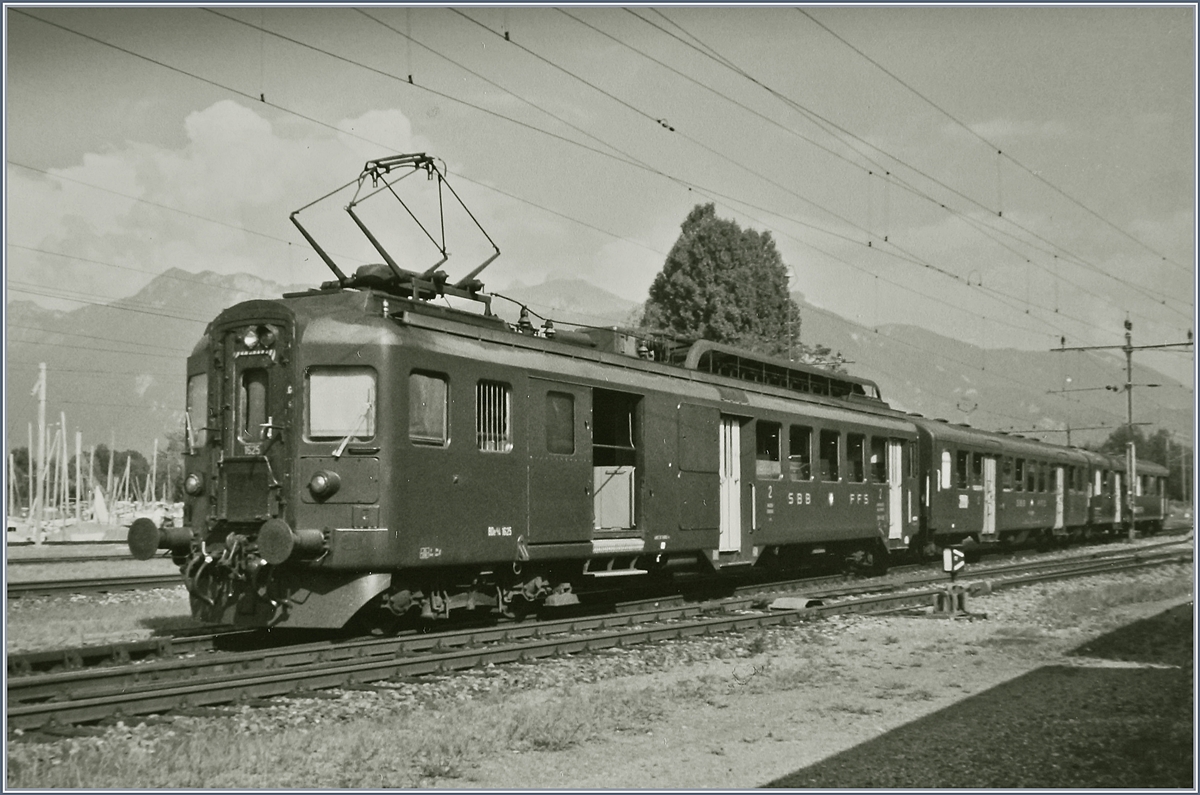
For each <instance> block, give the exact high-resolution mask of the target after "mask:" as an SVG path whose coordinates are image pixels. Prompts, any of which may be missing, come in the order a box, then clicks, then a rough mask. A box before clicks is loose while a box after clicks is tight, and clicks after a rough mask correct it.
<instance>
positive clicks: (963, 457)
mask: <svg viewBox="0 0 1200 795" xmlns="http://www.w3.org/2000/svg"><path fill="white" fill-rule="evenodd" d="M970 458H971V454H970V453H968V452H967V451H966V450H959V451H958V456H957V458H955V467H954V475H955V480H954V485H955V486H956V487H957V488H960V489H965V488H967V487H968V486H969V485H970V481H969V480H968V479H967V470H968V469H969V468H970Z"/></svg>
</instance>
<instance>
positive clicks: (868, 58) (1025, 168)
mask: <svg viewBox="0 0 1200 795" xmlns="http://www.w3.org/2000/svg"><path fill="white" fill-rule="evenodd" d="M796 11H798V12H800V13H801V14H803V15H804V16H806V17H808V19H810V20H811V21H812V22H813V24H815V25H817V26H818V27H820V28H821V29H822V30H824V31H825V32H826V33H828V34H829V35H830V36H833V37H834V38H835V39H837V40H838V41H840V42H841V43H842V44H844V45H846V46H847V47H849V48H850V49H851V50H853V51H854V52H855V53H857V54H858V55H860V56H861V57H862V58H863V59H865V60H866V61H868V62H869V63H871V64H872V65H873V66H875V67H876V68H877V69H879V70H880V71H881V72H883V73H884V74H885V75H887V76H888V77H890V78H892V79H893V80H895V81H896V82H897V83H899V84H900V85H902V86H904V87H905V88H906V89H908V90H909V91H911V92H912V93H913V94H915V95H917V96H918V97H920V98H921V99H922V100H924V101H925V102H926V103H927V104H929V106H930V107H932V108H934V109H935V110H937V111H938V112H939V113H941V114H942V115H943V116H945V117H946V118H948V119H950V120H951V121H952V122H954V123H955V124H957V125H958V126H959V127H961V128H962V129H963V130H965V131H967V132H968V133H970V134H971V135H973V136H974V137H975V138H978V139H979V140H980V141H982V142H983V143H984V144H985V145H986V146H987V147H988V148H989V149H992V150H994V151H995V152H996V157H997V169H999V162H1000V158H1003V159H1005V160H1007V161H1008V162H1010V163H1012V164H1013V165H1014V166H1016V167H1017V168H1019V169H1021V170H1022V171H1024V172H1025V173H1026V174H1028V175H1029V176H1031V177H1033V178H1034V179H1036V180H1038V181H1039V182H1041V183H1042V184H1044V185H1046V186H1047V187H1048V188H1050V189H1051V190H1053V191H1054V192H1056V193H1058V194H1059V195H1060V196H1062V197H1063V198H1065V199H1067V200H1068V201H1070V202H1071V203H1072V204H1074V205H1076V206H1077V207H1079V208H1081V209H1083V210H1085V211H1087V212H1088V213H1089V214H1090V215H1092V216H1093V217H1095V218H1096V219H1097V220H1099V221H1101V222H1103V223H1104V224H1105V225H1107V226H1109V227H1110V228H1112V229H1113V230H1114V231H1116V232H1118V233H1119V234H1121V235H1123V236H1124V237H1126V238H1128V239H1129V240H1131V241H1133V242H1134V243H1136V244H1138V245H1139V246H1141V247H1142V248H1143V249H1145V250H1146V251H1149V252H1150V253H1151V254H1153V255H1155V256H1156V257H1159V258H1160V259H1161V260H1162V261H1163V262H1168V263H1170V264H1171V265H1174V266H1175V267H1177V268H1181V269H1183V270H1185V271H1188V272H1191V270H1192V268H1191V267H1189V266H1186V265H1183V264H1182V263H1179V262H1175V261H1174V260H1172V259H1169V258H1168V257H1167V256H1166V255H1164V254H1162V253H1161V252H1159V251H1157V250H1155V249H1154V248H1152V247H1150V246H1149V245H1147V244H1146V243H1145V242H1144V241H1142V240H1139V239H1138V238H1136V237H1134V236H1133V235H1131V234H1130V233H1129V232H1128V231H1127V230H1125V229H1122V228H1121V227H1119V226H1117V225H1116V224H1115V223H1113V222H1112V221H1111V220H1109V219H1108V218H1105V217H1104V216H1102V215H1100V213H1098V212H1096V211H1095V210H1093V209H1092V208H1090V207H1088V206H1087V205H1086V204H1084V203H1083V202H1081V201H1080V200H1079V199H1077V198H1075V197H1074V196H1072V195H1070V194H1069V193H1067V192H1066V191H1064V190H1063V189H1062V188H1060V187H1058V186H1057V185H1055V184H1053V183H1052V182H1050V181H1049V180H1048V179H1046V178H1045V177H1044V176H1042V175H1041V174H1040V173H1038V171H1037V170H1035V169H1032V168H1030V167H1029V166H1027V165H1025V164H1024V163H1022V162H1020V161H1019V160H1017V159H1016V158H1014V157H1013V156H1012V155H1011V154H1008V153H1005V152H1003V150H1002V149H1001V148H1000V147H999V146H998V145H996V144H995V143H993V142H992V141H990V140H988V139H987V138H985V137H984V136H982V135H980V134H979V133H978V132H977V131H975V130H974V129H972V128H971V126H970V125H968V124H966V123H965V122H963V121H961V120H960V119H959V118H958V117H957V116H955V115H954V114H952V113H950V111H948V110H946V109H945V108H943V107H942V106H941V105H939V104H938V103H936V102H934V101H933V100H932V99H930V98H929V97H927V96H926V95H925V94H923V93H921V92H920V91H918V90H917V89H916V88H915V87H914V86H912V85H911V84H910V83H908V82H907V81H906V80H904V79H902V78H901V77H899V76H898V75H896V74H895V73H894V72H892V71H891V70H890V69H888V68H887V67H885V66H884V65H883V64H881V63H879V62H878V61H876V60H875V59H874V58H872V57H871V56H869V55H867V54H866V53H865V52H863V51H862V50H861V49H859V48H858V47H855V46H854V45H853V44H851V43H850V42H849V41H847V40H846V39H845V38H843V37H842V36H840V35H838V34H837V33H835V32H834V31H833V30H832V29H830V27H829V26H828V25H826V24H825V23H823V22H821V21H820V20H819V19H817V18H816V17H814V16H813V15H812V14H811V13H810V12H809V11H806V10H805V9H803V8H797V9H796ZM997 173H999V172H997Z"/></svg>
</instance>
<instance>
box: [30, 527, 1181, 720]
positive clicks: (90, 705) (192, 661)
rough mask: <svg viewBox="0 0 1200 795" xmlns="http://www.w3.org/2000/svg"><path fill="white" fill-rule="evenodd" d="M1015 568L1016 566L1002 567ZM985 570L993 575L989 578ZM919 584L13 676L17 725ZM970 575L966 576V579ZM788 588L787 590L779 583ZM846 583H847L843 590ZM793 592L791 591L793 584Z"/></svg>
mask: <svg viewBox="0 0 1200 795" xmlns="http://www.w3.org/2000/svg"><path fill="white" fill-rule="evenodd" d="M1190 560H1192V552H1191V550H1190V548H1189V549H1186V550H1178V549H1176V550H1170V549H1165V548H1163V549H1155V550H1149V551H1145V550H1139V551H1137V552H1133V553H1125V554H1123V555H1121V554H1113V555H1107V556H1097V557H1095V558H1089V559H1084V560H1080V559H1074V560H1059V561H1048V562H1043V563H1039V564H1037V565H1036V566H1031V565H1030V564H1013V565H1011V566H1008V567H996V568H995V569H991V570H989V571H987V572H980V573H978V574H976V575H974V577H973V578H972V579H973V580H975V581H974V582H973V583H972V584H971V585H970V588H971V590H972V591H974V592H976V593H978V592H990V591H994V590H999V589H1001V588H1007V587H1015V586H1018V585H1024V584H1028V583H1032V582H1042V581H1049V580H1054V579H1064V578H1068V577H1079V576H1087V575H1089V574H1096V573H1112V572H1118V571H1126V570H1135V569H1139V568H1144V567H1148V566H1157V565H1163V564H1166V563H1174V562H1186V561H1190ZM1003 569H1007V571H1005V570H1003ZM983 576H986V577H987V578H988V579H984V580H980V579H979V578H980V577H983ZM945 579H946V578H945V577H944V575H943V576H942V577H940V578H939V585H938V586H937V587H929V586H928V585H923V584H921V583H920V582H910V583H907V584H903V585H901V584H896V585H891V586H882V584H881V587H883V588H884V592H883V593H874V594H856V595H846V594H844V593H838V592H837V589H826V590H825V591H820V590H819V589H818V590H814V591H813V592H812V593H810V594H809V595H808V596H807V597H806V598H803V599H798V600H797V603H802V604H803V606H798V607H790V609H782V610H773V609H770V601H771V599H770V598H769V593H768V592H766V591H764V592H759V593H746V594H737V595H734V596H732V597H730V598H728V599H724V600H720V601H717V602H707V603H701V604H693V605H682V606H679V605H662V604H659V605H656V606H653V607H646V608H644V609H630V610H628V611H627V612H621V613H610V614H606V615H601V616H582V617H573V618H563V619H557V620H549V621H542V622H536V623H532V622H515V623H510V624H506V625H502V626H489V627H482V628H478V627H477V628H467V629H459V630H453V631H449V632H444V633H438V634H422V633H418V632H413V633H409V634H406V635H401V636H396V637H388V638H356V639H351V640H336V639H332V640H323V641H320V642H317V643H308V644H296V645H291V646H287V647H283V648H268V649H257V650H248V651H238V652H228V653H220V654H199V655H194V656H190V657H185V658H175V659H158V660H153V661H145V662H142V663H135V664H127V665H110V666H102V667H93V668H87V669H83V670H75V671H60V672H57V673H43V674H31V675H27V676H15V677H10V678H9V680H8V720H9V725H10V726H11V727H13V728H20V729H25V730H30V729H43V728H46V727H49V728H50V730H51V731H53V730H54V729H55V727H60V726H64V725H68V724H78V723H88V722H95V721H103V720H112V719H116V718H118V717H127V716H132V715H138V714H147V713H161V712H166V711H170V710H179V709H185V710H193V711H194V710H196V709H197V708H200V709H201V710H203V709H205V708H209V707H215V706H217V705H222V704H229V703H235V702H239V701H247V700H250V701H251V703H253V700H254V699H261V698H270V697H274V696H282V695H292V696H296V695H298V694H310V693H316V692H318V691H321V690H324V689H328V688H351V689H355V688H360V689H362V688H365V689H376V688H387V687H389V685H388V684H387V682H389V681H392V682H393V683H394V681H395V680H396V679H397V678H399V677H409V676H418V675H422V674H429V673H435V672H447V671H454V670H462V669H466V668H471V667H475V666H478V665H485V664H488V663H497V664H500V663H505V662H514V661H518V660H533V659H539V658H543V657H548V656H556V655H564V654H568V655H569V654H577V653H580V652H585V651H596V650H600V649H605V648H612V647H617V646H626V645H633V644H638V643H646V642H652V641H657V640H667V639H676V638H685V637H690V636H697V635H706V634H714V633H719V632H729V631H745V630H748V629H753V628H756V627H767V626H776V625H786V624H792V623H797V622H801V621H807V620H812V619H815V618H820V617H824V616H828V615H836V614H840V613H873V612H874V613H879V612H894V611H900V610H914V609H917V608H924V607H927V606H929V605H930V604H931V603H932V601H933V600H934V599H935V598H936V596H937V595H938V594H940V593H941V592H942V591H943V588H942V587H941V586H942V585H944V584H945ZM964 584H966V583H964ZM776 590H777V589H776ZM843 590H845V589H843ZM787 592H788V591H787V590H786V589H785V590H784V591H783V593H787Z"/></svg>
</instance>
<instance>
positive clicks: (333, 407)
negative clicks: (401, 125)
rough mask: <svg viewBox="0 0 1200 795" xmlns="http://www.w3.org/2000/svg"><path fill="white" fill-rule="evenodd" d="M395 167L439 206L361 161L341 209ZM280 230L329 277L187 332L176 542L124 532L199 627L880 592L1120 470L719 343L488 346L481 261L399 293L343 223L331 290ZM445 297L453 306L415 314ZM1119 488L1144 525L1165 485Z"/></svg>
mask: <svg viewBox="0 0 1200 795" xmlns="http://www.w3.org/2000/svg"><path fill="white" fill-rule="evenodd" d="M399 166H408V167H413V168H419V169H424V170H425V171H426V172H427V174H428V175H429V177H430V178H431V179H432V178H434V177H436V178H437V180H438V185H439V188H440V186H441V180H442V179H443V176H442V174H441V172H440V171H438V170H437V169H436V168H435V167H434V166H433V164H432V161H431V159H429V158H427V157H425V156H424V155H406V156H398V157H397V158H395V159H385V160H383V161H371V162H369V163H368V164H367V168H366V169H364V172H363V176H361V177H360V178H359V183H360V188H361V187H362V182H363V180H364V179H365V178H366V177H368V176H369V177H371V178H372V179H378V178H384V179H386V178H387V175H388V173H389V171H390V170H391V169H392V168H395V167H399ZM353 205H354V202H352V203H351V206H350V207H348V208H347V211H348V212H350V213H351V215H352V216H353V215H354V213H353V209H352V208H353ZM295 216H296V214H295V213H294V214H293V221H295V222H296V226H297V227H298V228H300V231H301V232H302V233H303V234H304V236H305V237H306V239H308V240H309V241H310V243H312V244H313V247H314V249H315V250H316V251H317V253H318V254H319V255H320V256H321V257H322V258H323V259H325V261H326V263H327V264H328V265H329V267H330V268H331V270H333V272H334V274H335V275H336V276H337V280H336V281H335V282H330V283H327V284H325V285H322V286H321V287H320V288H319V289H314V290H309V291H306V292H302V293H293V294H288V295H285V296H283V297H282V298H280V299H278V300H255V301H248V302H244V303H241V304H238V305H236V306H233V307H230V308H228V309H226V310H225V311H224V312H222V313H221V314H220V315H219V316H218V317H217V318H216V319H215V320H214V321H213V322H212V323H211V324H209V326H208V328H207V329H206V330H205V333H204V335H203V337H202V339H201V340H200V342H199V343H198V344H197V345H196V347H195V349H194V350H193V352H192V354H191V356H190V357H189V358H188V360H187V385H186V398H187V400H186V402H187V406H186V414H185V417H186V430H187V449H186V451H185V466H186V478H185V486H184V490H185V492H186V498H185V509H184V512H185V521H184V526H182V527H165V528H159V527H156V526H155V525H154V524H153V523H152V522H150V521H149V520H138V521H137V522H135V523H134V525H133V526H132V527H131V528H130V534H129V543H130V548H131V551H132V552H133V553H134V555H135V556H137V557H139V558H143V559H145V558H149V557H151V556H153V555H154V554H155V553H156V551H158V550H166V551H167V553H168V554H170V555H171V556H172V557H173V558H174V560H175V562H176V563H177V564H179V566H180V568H181V572H182V574H183V578H184V582H185V583H186V585H187V587H188V590H189V593H190V597H191V604H192V611H193V614H194V615H195V616H196V617H197V618H199V619H201V620H204V621H207V622H214V623H223V624H235V625H252V626H289V627H301V628H318V627H320V628H331V627H340V626H343V625H345V624H346V623H347V622H350V621H351V620H352V619H353V620H358V621H362V622H363V623H364V624H365V625H368V626H386V625H387V624H389V623H390V622H392V621H394V620H396V619H399V618H404V617H412V616H423V617H425V618H436V617H445V616H448V615H449V614H450V613H451V612H452V611H454V610H456V609H461V608H466V609H476V608H484V609H493V610H499V611H505V612H520V611H521V610H523V609H526V608H528V607H529V606H531V605H546V606H556V605H557V606H561V605H569V604H574V603H576V602H577V601H578V596H577V592H578V591H579V590H581V589H585V588H587V587H591V586H593V585H595V584H597V583H601V582H609V583H611V582H627V581H631V579H629V578H643V577H654V576H668V575H671V574H672V573H674V572H678V571H686V570H693V571H708V572H721V571H728V570H739V569H744V568H746V567H779V568H792V567H797V566H801V565H803V564H804V563H805V562H806V561H808V560H810V559H814V558H817V557H818V556H830V555H832V556H837V557H839V558H845V559H849V560H852V561H854V562H855V563H857V564H858V565H860V566H862V567H864V568H867V569H872V570H876V571H880V570H883V569H885V568H886V565H887V561H888V559H889V556H890V555H892V554H895V553H898V552H902V551H905V550H910V549H918V550H928V549H930V548H933V547H936V546H938V545H945V544H950V543H958V542H961V541H963V540H965V539H967V538H971V539H973V540H975V541H978V542H980V543H988V542H992V541H997V542H1001V541H1011V542H1019V541H1022V540H1025V539H1026V538H1028V537H1030V536H1037V535H1069V534H1072V533H1074V534H1079V533H1083V532H1090V531H1091V530H1094V529H1097V528H1100V529H1105V530H1108V529H1112V528H1113V527H1115V526H1119V524H1120V523H1121V521H1122V513H1121V511H1122V510H1128V509H1127V508H1125V507H1123V503H1122V500H1121V499H1120V496H1119V495H1121V494H1122V489H1121V484H1120V478H1121V476H1122V472H1123V469H1124V463H1123V462H1118V461H1114V460H1110V459H1108V458H1106V457H1104V456H1099V455H1098V454H1094V453H1086V452H1083V451H1079V450H1075V449H1070V448H1062V447H1055V446H1053V445H1046V444H1041V443H1038V442H1033V441H1031V440H1027V439H1023V438H1020V437H1008V436H1004V435H1002V434H993V433H986V432H983V431H978V430H975V429H970V428H966V427H962V426H953V425H950V424H948V423H945V422H941V421H935V420H928V419H925V418H920V417H917V416H915V415H907V414H904V413H902V412H898V411H894V410H892V409H891V408H889V407H888V406H887V404H886V403H884V402H883V400H882V398H881V396H880V394H879V390H878V388H877V386H876V385H875V384H874V383H873V382H871V381H869V380H866V379H862V378H856V377H853V376H848V375H844V374H839V373H832V372H829V371H825V370H821V369H818V368H814V367H808V366H805V365H801V364H796V363H793V362H789V361H786V360H780V359H775V358H771V357H764V356H760V355H757V354H753V353H749V352H746V351H742V350H738V349H735V348H731V347H729V346H725V345H719V344H715V343H711V342H704V341H699V342H694V343H691V344H680V343H677V342H671V341H664V340H662V339H657V338H652V337H649V336H645V335H643V334H641V333H639V332H633V331H626V330H621V329H588V330H586V331H561V330H556V329H554V327H553V324H552V323H550V322H547V323H546V324H545V325H544V326H542V327H541V328H535V327H534V326H533V324H532V323H530V322H529V321H528V317H527V315H526V313H525V312H524V311H523V312H522V318H521V321H520V322H519V323H517V324H516V325H510V324H508V323H506V322H505V321H504V320H502V319H500V318H499V317H498V316H496V315H495V314H493V313H492V311H491V297H490V296H489V295H487V294H486V293H484V292H483V290H482V285H481V284H480V283H479V282H478V280H475V279H474V276H476V275H477V274H478V272H479V270H481V269H482V267H483V266H480V268H477V269H476V270H475V271H473V272H472V273H471V274H470V275H469V276H468V277H467V278H466V279H463V280H460V281H459V282H457V283H455V284H450V283H449V282H448V280H447V278H446V276H445V274H444V273H443V272H441V271H435V270H434V269H430V270H428V271H425V272H421V273H417V272H412V271H406V270H402V269H400V268H399V267H398V266H397V265H396V263H395V261H394V260H393V259H392V258H391V257H390V255H388V254H387V252H386V250H384V249H383V248H382V247H381V246H379V245H378V241H377V239H376V238H375V237H374V236H373V235H371V234H370V233H369V232H367V230H366V228H365V226H363V225H362V224H361V222H359V225H360V226H362V227H363V231H364V232H367V235H368V237H369V238H370V240H371V242H372V243H373V244H375V245H376V247H377V248H379V250H380V253H381V254H382V255H383V257H384V259H385V260H386V263H385V264H384V265H377V266H363V267H362V268H359V269H358V270H357V271H356V272H355V274H354V275H353V276H347V275H346V274H345V273H343V272H342V271H341V269H340V268H338V266H337V265H336V264H335V263H334V262H333V261H332V259H330V258H329V257H328V255H326V254H325V252H324V251H323V250H322V249H321V248H320V247H319V246H318V245H317V244H316V242H315V241H314V240H313V239H312V238H311V236H310V235H309V234H308V233H307V231H306V230H305V229H304V228H303V227H302V226H301V225H300V224H299V222H298V221H296V218H295ZM414 217H415V216H414ZM355 220H356V221H359V219H358V217H357V216H355ZM472 220H473V216H472ZM431 239H432V238H431ZM489 240H490V238H489ZM442 253H443V255H445V250H444V246H443V247H442ZM496 253H497V254H498V253H499V249H498V248H497V249H496ZM489 261H490V260H489ZM484 264H485V265H486V264H487V263H486V262H485V263H484ZM446 295H450V296H452V297H455V298H457V299H461V301H462V302H465V303H466V304H467V305H468V306H470V307H474V309H473V310H468V309H463V308H450V307H441V306H436V305H434V304H432V303H431V302H430V301H429V299H431V298H436V297H441V296H446ZM1139 472H1140V473H1141V474H1140V476H1139V477H1140V481H1139V483H1140V488H1141V491H1140V492H1139V493H1140V494H1143V496H1142V497H1141V498H1140V499H1139V502H1138V504H1137V505H1136V506H1135V507H1134V511H1135V513H1136V515H1137V521H1138V522H1139V523H1140V524H1142V525H1146V526H1150V525H1153V524H1154V523H1156V522H1160V521H1161V517H1162V515H1163V514H1164V508H1165V506H1164V504H1163V500H1162V498H1161V495H1162V494H1163V491H1162V478H1163V477H1164V476H1165V470H1162V469H1161V468H1155V467H1154V466H1152V465H1148V464H1141V465H1140V466H1139ZM610 578H611V579H610ZM623 578H624V579H623Z"/></svg>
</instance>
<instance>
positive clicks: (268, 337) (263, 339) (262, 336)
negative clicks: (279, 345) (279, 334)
mask: <svg viewBox="0 0 1200 795" xmlns="http://www.w3.org/2000/svg"><path fill="white" fill-rule="evenodd" d="M258 342H259V344H260V345H262V346H263V347H264V348H270V347H271V346H272V345H274V344H275V332H274V331H272V330H271V327H270V326H259V327H258Z"/></svg>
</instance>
